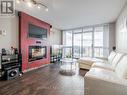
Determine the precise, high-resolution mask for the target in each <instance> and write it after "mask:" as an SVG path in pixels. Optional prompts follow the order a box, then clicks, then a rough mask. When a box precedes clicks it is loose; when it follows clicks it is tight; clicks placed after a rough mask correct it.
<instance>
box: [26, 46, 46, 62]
mask: <svg viewBox="0 0 127 95" xmlns="http://www.w3.org/2000/svg"><path fill="white" fill-rule="evenodd" d="M46 51H47V50H46V46H29V59H28V61H29V62H31V61H35V60H40V59H45V58H46Z"/></svg>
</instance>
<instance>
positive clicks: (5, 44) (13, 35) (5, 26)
mask: <svg viewBox="0 0 127 95" xmlns="http://www.w3.org/2000/svg"><path fill="white" fill-rule="evenodd" d="M0 30H5V31H6V33H7V34H6V35H5V36H1V35H0V52H1V49H2V48H5V49H7V50H9V49H10V47H11V46H13V47H15V48H18V42H19V40H18V31H19V30H18V16H15V17H6V18H0Z"/></svg>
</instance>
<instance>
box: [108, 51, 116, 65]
mask: <svg viewBox="0 0 127 95" xmlns="http://www.w3.org/2000/svg"><path fill="white" fill-rule="evenodd" d="M115 56H116V52H114V51H112V52H111V53H110V55H109V57H108V63H109V64H111V63H112V61H113V59H114V58H115Z"/></svg>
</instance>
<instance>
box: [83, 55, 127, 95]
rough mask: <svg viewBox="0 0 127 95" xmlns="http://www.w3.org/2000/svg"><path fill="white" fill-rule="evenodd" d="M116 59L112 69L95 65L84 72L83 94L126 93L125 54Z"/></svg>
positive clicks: (126, 58)
mask: <svg viewBox="0 0 127 95" xmlns="http://www.w3.org/2000/svg"><path fill="white" fill-rule="evenodd" d="M117 57H118V56H117ZM116 60H117V64H116V65H115V67H114V68H113V69H114V70H110V69H105V68H102V67H101V66H98V67H97V66H96V67H92V68H91V69H90V71H88V72H87V73H86V75H85V95H127V55H124V54H122V57H121V58H120V60H119V61H118V59H117V58H114V61H116ZM112 62H113V61H112ZM94 64H96V63H94ZM101 64H104V63H101ZM111 64H112V63H111ZM110 66H111V67H112V66H113V65H110Z"/></svg>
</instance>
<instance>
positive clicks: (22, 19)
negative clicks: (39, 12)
mask: <svg viewBox="0 0 127 95" xmlns="http://www.w3.org/2000/svg"><path fill="white" fill-rule="evenodd" d="M29 23H31V24H33V25H36V26H39V27H42V28H45V29H47V30H48V36H49V34H50V24H48V23H46V22H44V21H41V20H39V19H36V18H34V17H32V16H30V15H27V14H25V13H23V12H20V13H19V30H20V33H19V41H20V42H19V49H20V52H21V54H22V71H25V70H28V69H31V68H35V67H40V66H41V65H43V64H48V63H50V46H49V42H48V40H41V39H36V38H28V25H29ZM36 41H40V42H41V44H40V43H38V44H37V43H36ZM30 45H38V46H47V58H45V59H41V60H36V61H32V62H28V58H29V56H28V47H29V46H30Z"/></svg>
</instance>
